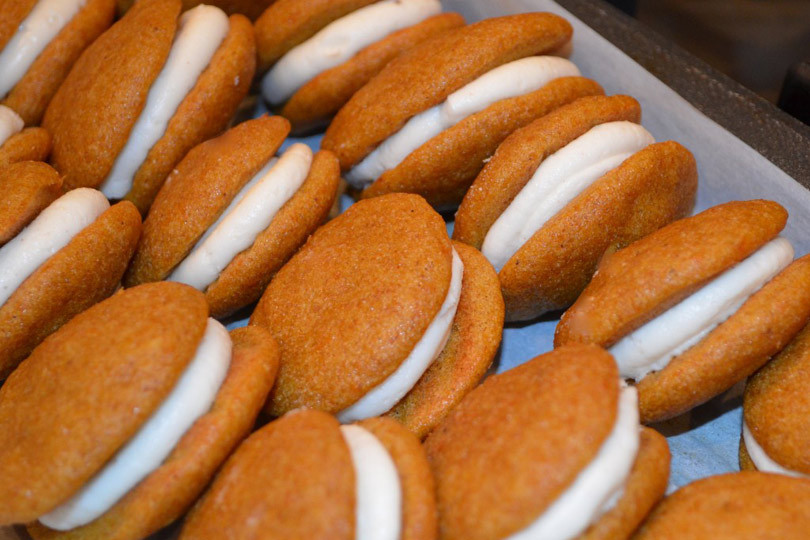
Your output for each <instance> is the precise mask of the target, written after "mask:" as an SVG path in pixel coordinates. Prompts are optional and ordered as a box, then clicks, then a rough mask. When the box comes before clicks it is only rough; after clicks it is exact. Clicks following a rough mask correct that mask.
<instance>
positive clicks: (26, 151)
mask: <svg viewBox="0 0 810 540" xmlns="http://www.w3.org/2000/svg"><path fill="white" fill-rule="evenodd" d="M24 125H25V124H24V122H23V119H22V118H20V115H18V114H17V113H16V112H14V110H13V109H10V108H8V107H6V106H5V105H0V167H5V166H6V165H9V164H11V163H16V162H18V161H44V160H45V159H47V157H48V155H49V154H50V153H51V135H50V134H49V133H48V131H47V130H45V129H43V128H39V127H31V128H25V129H23V126H24Z"/></svg>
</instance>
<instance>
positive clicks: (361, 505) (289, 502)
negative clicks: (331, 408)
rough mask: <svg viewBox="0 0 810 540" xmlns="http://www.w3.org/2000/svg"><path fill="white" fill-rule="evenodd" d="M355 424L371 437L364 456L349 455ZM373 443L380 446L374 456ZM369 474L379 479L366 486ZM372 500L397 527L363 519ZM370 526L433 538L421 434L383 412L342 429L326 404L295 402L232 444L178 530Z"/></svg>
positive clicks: (219, 532) (245, 533)
mask: <svg viewBox="0 0 810 540" xmlns="http://www.w3.org/2000/svg"><path fill="white" fill-rule="evenodd" d="M347 428H348V430H350V431H348V432H347ZM360 428H361V429H360ZM358 429H360V432H361V433H360V435H361V436H362V437H364V438H365V439H368V438H369V437H371V438H372V441H371V442H370V443H369V441H367V440H366V441H364V443H365V448H361V449H360V450H365V453H364V454H355V452H356V450H355V448H356V447H355V446H354V445H352V444H351V443H350V438H349V437H350V435H351V431H354V432H355V436H356V435H357V434H356V431H357V430H358ZM375 440H376V444H375V442H374V441H375ZM369 446H371V447H376V448H373V449H374V450H375V453H374V454H372V453H370V452H369V451H370V450H371V449H370V448H369ZM380 453H382V454H383V456H382V458H381V457H380V455H379V454H380ZM267 456H272V457H273V459H272V462H270V461H268V459H267ZM360 456H363V457H364V458H365V460H364V461H365V464H366V466H365V467H363V462H362V461H361V463H358V460H360V459H362V458H361V457H360ZM381 462H382V463H381ZM372 465H373V467H374V468H371V467H372ZM369 475H374V477H373V480H372V482H376V486H375V488H376V489H373V490H371V491H370V492H369V491H366V489H367V488H368V487H369V484H368V482H369ZM381 479H382V481H387V482H386V483H381ZM372 499H373V500H372ZM397 499H398V501H397ZM369 503H376V504H374V506H375V509H376V510H378V511H380V509H381V505H383V506H382V517H386V516H388V517H389V518H390V517H393V518H394V520H395V521H399V522H400V523H399V525H398V526H393V527H392V526H391V524H390V522H389V523H388V524H386V523H385V522H379V521H377V522H375V521H372V519H370V518H367V517H364V514H366V515H367V513H368V512H370V504H369ZM392 514H394V515H393V516H392ZM376 517H377V518H378V519H379V518H380V515H379V514H378V515H377V516H376ZM370 531H374V532H375V533H376V534H375V535H374V536H373V537H374V538H402V539H403V540H431V539H433V538H436V506H435V497H434V493H433V479H432V477H431V475H430V469H429V467H428V464H427V460H426V458H425V453H424V450H423V449H422V447H421V445H420V444H419V440H418V439H417V438H416V437H414V436H413V435H412V434H411V433H410V432H408V431H407V430H406V429H404V428H403V427H402V426H401V425H399V424H398V423H397V422H395V421H393V420H390V419H387V418H370V419H367V420H364V421H363V422H360V423H359V424H354V425H351V426H343V427H341V426H339V424H338V422H337V421H336V420H335V419H334V418H333V417H332V416H330V415H328V414H325V413H323V412H319V411H315V410H297V411H292V412H290V413H288V414H286V415H285V416H283V417H282V418H280V419H278V420H276V421H274V422H271V423H270V424H268V425H266V426H264V427H263V428H261V429H260V430H258V431H257V432H256V433H254V434H253V435H251V436H250V437H249V438H248V439H247V440H246V441H245V442H244V443H243V444H242V445H241V446H240V447H239V448H238V449H237V451H236V452H235V453H234V455H233V456H232V457H231V458H230V459H229V460H228V461H227V462H226V463H225V465H224V466H223V468H222V470H221V471H220V473H219V475H218V476H217V478H216V479H215V480H214V482H213V484H212V485H211V488H210V489H209V491H208V493H207V494H206V495H205V497H204V498H203V499H202V500H201V501H200V503H199V504H198V505H197V506H196V507H195V508H194V510H193V511H192V512H191V513H190V514H189V516H188V518H187V520H186V523H185V525H184V527H183V531H182V533H181V535H180V538H183V539H193V538H215V537H224V536H233V537H239V538H247V537H250V538H257V539H259V538H268V539H269V538H274V539H275V538H278V539H283V538H322V537H329V538H336V539H341V538H345V539H353V538H357V537H360V536H362V535H363V533H365V534H368V533H369V532H370ZM397 533H398V534H397Z"/></svg>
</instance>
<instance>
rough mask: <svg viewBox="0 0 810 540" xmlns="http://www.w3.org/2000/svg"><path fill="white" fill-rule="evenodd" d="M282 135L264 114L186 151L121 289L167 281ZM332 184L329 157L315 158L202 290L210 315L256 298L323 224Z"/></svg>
mask: <svg viewBox="0 0 810 540" xmlns="http://www.w3.org/2000/svg"><path fill="white" fill-rule="evenodd" d="M288 132H289V122H287V120H285V119H284V118H282V117H280V116H274V117H267V116H265V117H262V118H258V119H255V120H249V121H247V122H244V123H242V124H239V125H238V126H236V127H234V128H233V129H231V130H229V131H228V132H226V133H225V134H224V135H222V136H220V137H218V138H216V139H212V140H210V141H207V142H205V143H203V144H201V145H199V146H197V147H195V148H194V149H192V150H191V152H189V153H188V155H187V156H186V157H185V158H184V159H183V160H182V161H181V162H180V163H179V164H178V165H177V167H176V168H175V170H174V172H173V173H172V174H171V176H170V181H169V182H167V183H166V185H165V186H164V187H163V189H162V190H161V192H160V193H159V194H158V197H157V198H156V199H155V203H154V205H153V206H152V208H151V210H150V212H149V216H148V217H147V219H146V221H145V222H144V233H143V236H142V239H141V242H140V244H139V246H138V251H137V252H136V254H135V258H134V259H133V261H132V265H131V266H130V268H129V270H128V272H127V275H126V276H125V278H124V284H125V285H127V286H132V285H137V284H140V283H146V282H149V281H159V280H162V279H166V278H167V277H169V275H170V274H171V272H172V270H173V269H175V268H176V267H177V265H178V264H180V263H181V262H182V261H183V260H184V259H185V258H186V257H187V256H188V255H189V253H190V252H191V251H192V249H194V248H195V245H196V244H197V242H198V241H199V240H200V238H201V237H202V236H203V234H204V233H205V232H206V231H207V230H209V229H210V228H211V227H212V226H214V224H215V222H216V221H217V219H218V218H219V217H220V216H221V215H222V214H223V212H224V211H225V210H226V208H228V205H229V204H230V203H231V201H232V200H233V199H234V198H235V197H236V196H237V194H239V193H240V192H241V191H242V189H243V188H244V186H245V185H246V184H247V182H248V181H250V180H251V178H253V177H254V176H255V175H256V174H257V173H258V172H259V171H260V170H261V169H262V168H263V167H264V166H265V165H266V164H267V162H268V161H269V160H270V158H271V157H273V155H274V154H275V153H276V151H277V150H278V148H279V146H281V143H282V142H283V141H284V138H285V137H286V135H287V133H288ZM338 180H339V171H338V167H337V161H336V160H335V158H334V157H333V156H331V155H330V154H329V152H325V151H323V152H320V153H318V154H317V155H316V156H315V157H314V160H313V163H312V166H311V167H310V172H309V173H308V175H307V179H306V180H305V181H304V184H303V185H302V186H301V187H300V188H299V190H298V192H296V194H294V195H293V197H292V198H291V199H290V200H288V201H287V203H285V205H284V206H282V207H281V208H280V209H279V211H278V213H277V214H276V216H274V218H273V220H272V221H271V222H270V224H269V225H268V227H267V228H266V229H265V230H264V231H263V232H261V233H260V234H259V236H258V237H257V238H256V240H255V242H254V243H253V245H252V246H250V247H249V248H248V249H245V250H244V251H242V252H241V253H239V254H237V255H236V257H235V258H234V259H232V260H231V262H230V263H228V265H227V266H226V267H225V268H224V269H223V270H222V271H221V272H220V274H219V277H218V278H217V279H216V280H215V281H214V282H212V283H211V284H210V285H208V286H207V287H206V288H205V290H204V292H205V293H206V298H207V299H208V301H209V305H210V307H211V314H212V316H214V317H223V316H225V315H228V314H230V313H232V312H234V311H236V310H237V309H239V308H241V307H243V306H245V305H247V304H249V303H251V302H253V301H255V300H257V299H258V298H259V296H261V293H262V292H263V291H264V288H265V287H266V286H267V284H268V283H269V282H270V279H271V278H272V276H273V274H275V272H276V271H277V270H278V269H279V268H280V267H281V265H282V264H283V263H284V262H286V260H287V259H289V257H290V256H292V254H293V253H294V252H295V250H296V249H298V247H300V245H301V244H303V243H304V241H305V240H306V239H307V237H308V236H309V235H310V234H311V233H312V232H313V231H314V230H315V228H316V227H317V226H318V225H320V224H321V223H322V222H323V220H324V219H325V218H326V214H327V213H328V212H329V209H330V208H331V206H332V203H333V201H334V199H335V196H336V194H337V185H338ZM258 217H261V216H258Z"/></svg>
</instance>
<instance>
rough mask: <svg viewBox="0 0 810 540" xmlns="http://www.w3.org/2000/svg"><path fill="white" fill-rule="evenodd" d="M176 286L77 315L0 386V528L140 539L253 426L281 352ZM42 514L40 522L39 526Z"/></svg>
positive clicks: (191, 495) (187, 497)
mask: <svg viewBox="0 0 810 540" xmlns="http://www.w3.org/2000/svg"><path fill="white" fill-rule="evenodd" d="M207 315H208V305H207V304H206V301H205V298H204V297H203V295H202V293H200V292H199V291H196V290H195V289H193V288H191V287H188V286H186V285H182V284H178V283H163V282H162V283H151V284H147V285H142V286H140V287H135V288H132V289H127V290H124V291H122V292H120V293H118V294H116V295H114V296H112V297H111V298H109V299H107V300H105V301H103V302H100V303H99V304H96V305H95V306H93V307H91V308H90V309H88V310H87V311H85V312H83V313H81V314H79V315H77V316H76V317H74V318H73V319H72V320H71V321H70V322H68V323H67V324H65V325H64V326H63V327H62V328H61V329H59V331H57V332H56V333H54V334H53V335H51V336H50V337H49V338H48V339H46V340H45V341H44V342H43V343H42V344H41V345H40V346H39V347H37V348H36V349H35V350H34V351H33V352H32V353H31V356H29V357H28V358H27V359H26V360H25V361H24V362H23V363H22V364H20V367H19V368H17V370H16V371H14V373H12V375H11V376H10V377H9V378H8V380H7V381H6V383H5V384H4V385H3V386H2V388H0V428H2V432H3V438H2V440H1V441H0V474H2V477H3V482H2V483H1V484H2V485H0V524H2V525H7V524H12V523H29V527H28V529H29V532H30V533H31V535H32V536H33V537H34V538H36V539H39V538H105V539H112V538H115V539H129V538H131V539H137V538H143V537H145V536H148V535H149V534H151V533H152V532H154V531H156V530H158V529H160V528H161V527H163V526H165V525H167V524H169V523H171V522H172V521H173V520H175V519H176V518H177V517H179V516H180V515H181V514H182V513H183V512H184V511H185V510H186V509H187V508H188V507H189V506H190V505H191V503H192V502H193V501H194V499H196V497H197V496H198V495H199V494H200V493H201V492H202V490H203V489H204V488H205V486H206V485H207V484H208V482H209V480H210V479H211V477H212V476H213V475H214V472H215V471H216V469H217V468H218V467H219V465H220V464H221V463H222V462H223V461H224V460H225V458H226V457H227V455H228V454H229V453H230V451H231V450H232V449H233V448H234V447H235V446H236V445H237V444H238V443H239V442H240V441H241V439H242V438H243V437H244V436H245V435H247V433H248V432H249V431H250V429H251V428H252V427H253V423H254V421H255V418H256V415H257V414H258V412H259V410H260V408H261V405H262V403H263V402H264V399H265V397H266V395H267V392H268V391H269V389H270V387H271V386H272V383H273V378H274V375H275V371H276V368H277V365H278V348H277V347H276V346H275V344H274V342H273V339H272V337H271V336H269V335H267V334H266V332H264V331H263V330H262V329H260V328H247V329H239V330H235V331H233V332H232V333H231V334H230V335H229V334H228V332H227V331H226V330H225V328H224V327H223V326H222V325H220V324H219V323H218V322H216V321H214V320H213V319H209V318H208V316H207ZM34 520H39V521H38V523H32V522H33V521H34Z"/></svg>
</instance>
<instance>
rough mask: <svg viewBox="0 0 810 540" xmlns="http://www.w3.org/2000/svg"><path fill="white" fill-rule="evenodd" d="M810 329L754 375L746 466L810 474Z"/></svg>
mask: <svg viewBox="0 0 810 540" xmlns="http://www.w3.org/2000/svg"><path fill="white" fill-rule="evenodd" d="M808 388H810V327H805V328H804V329H803V330H802V331H801V332H799V334H798V335H797V336H796V339H794V340H793V341H792V342H791V343H790V345H788V346H787V347H786V348H785V350H783V351H782V352H781V353H779V355H778V356H776V358H774V359H773V360H771V361H770V362H768V363H767V364H765V366H764V367H763V368H762V369H760V370H759V371H757V373H756V374H755V375H754V376H752V377H751V378H750V379H748V383H747V384H746V387H745V397H744V399H743V427H742V437H741V439H740V468H742V469H747V470H760V471H763V472H772V473H779V474H786V475H789V476H798V477H804V478H810V420H808V414H809V413H810V396H808V392H807V389H808Z"/></svg>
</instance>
